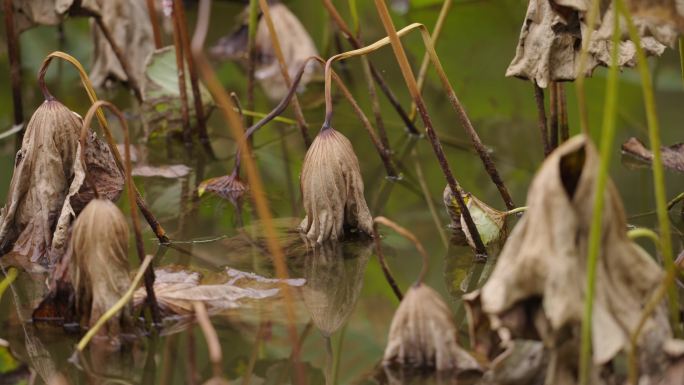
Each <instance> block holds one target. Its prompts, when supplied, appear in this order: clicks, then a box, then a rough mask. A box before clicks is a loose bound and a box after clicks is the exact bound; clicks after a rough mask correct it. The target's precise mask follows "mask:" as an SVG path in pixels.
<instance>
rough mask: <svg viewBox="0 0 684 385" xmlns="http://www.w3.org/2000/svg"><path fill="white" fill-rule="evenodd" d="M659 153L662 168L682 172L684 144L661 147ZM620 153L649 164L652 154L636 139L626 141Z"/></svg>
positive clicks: (683, 167)
mask: <svg viewBox="0 0 684 385" xmlns="http://www.w3.org/2000/svg"><path fill="white" fill-rule="evenodd" d="M660 151H661V156H662V161H663V166H665V167H667V168H669V169H672V170H675V171H679V172H684V143H676V144H673V145H671V146H662V147H661V148H660ZM622 153H623V154H626V155H629V156H631V157H634V158H636V159H638V160H640V161H643V162H646V163H651V161H652V160H653V152H651V150H649V149H648V148H646V146H645V145H644V143H642V142H641V141H640V140H639V139H637V138H629V139H627V141H626V142H625V143H623V144H622Z"/></svg>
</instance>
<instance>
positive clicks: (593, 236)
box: [579, 8, 620, 385]
mask: <svg viewBox="0 0 684 385" xmlns="http://www.w3.org/2000/svg"><path fill="white" fill-rule="evenodd" d="M614 12H615V18H614V20H615V22H614V23H613V39H612V49H611V52H610V61H611V62H610V68H609V70H608V79H607V80H606V101H605V107H604V110H603V127H602V128H601V155H600V156H601V160H600V164H599V172H598V175H597V177H596V186H595V187H594V198H593V200H594V202H593V203H594V204H593V211H592V215H591V228H590V230H589V245H588V248H589V250H588V254H587V281H586V288H585V298H584V313H583V317H582V335H581V346H580V363H579V370H580V373H579V380H580V381H579V382H580V384H582V385H588V384H589V382H590V380H589V379H590V377H591V371H592V330H591V329H592V321H593V310H594V293H595V291H596V290H595V287H596V265H597V263H598V259H599V253H600V252H601V243H602V233H603V206H604V201H605V191H606V186H607V185H608V169H609V167H610V158H611V154H612V150H613V140H614V138H615V120H616V117H617V98H618V85H619V82H618V48H619V43H620V41H619V39H620V35H619V23H618V22H617V20H618V17H617V16H618V15H617V8H615V10H614Z"/></svg>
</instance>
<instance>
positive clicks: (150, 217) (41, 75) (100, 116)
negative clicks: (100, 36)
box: [38, 51, 169, 243]
mask: <svg viewBox="0 0 684 385" xmlns="http://www.w3.org/2000/svg"><path fill="white" fill-rule="evenodd" d="M54 58H59V59H62V60H65V61H67V62H69V63H71V64H72V65H73V66H74V67H75V68H76V70H77V71H78V74H79V76H80V77H81V83H82V84H83V88H85V90H86V93H87V94H88V98H89V99H90V102H91V103H95V102H97V101H98V98H97V94H96V93H95V89H94V88H93V84H92V83H91V82H90V78H89V77H88V74H87V73H86V71H85V69H84V68H83V66H82V65H81V63H80V62H79V61H78V60H76V58H74V57H73V56H71V55H69V54H66V53H64V52H61V51H55V52H52V53H51V54H49V55H47V56H46V57H45V59H44V60H43V64H41V66H40V69H39V70H38V85H39V87H40V89H41V91H42V92H43V96H44V97H45V100H53V99H55V97H54V96H52V94H51V93H50V91H49V90H48V88H47V85H46V84H45V73H46V72H47V70H48V67H49V65H50V63H51V62H52V59H54ZM97 121H98V123H100V127H102V130H103V131H104V134H105V138H106V139H107V144H108V145H109V149H110V151H111V152H112V155H114V160H115V161H116V165H117V166H118V167H119V169H120V170H121V172H125V169H124V164H123V161H122V159H121V154H120V153H119V149H118V148H117V147H116V143H115V142H114V137H113V136H112V133H111V131H110V130H109V125H108V124H107V119H105V116H104V113H103V112H102V110H101V109H99V108H98V109H97ZM133 189H134V190H135V202H136V203H137V204H138V208H139V209H140V211H141V212H142V214H143V216H144V217H145V220H146V221H147V223H148V224H149V225H150V227H151V228H152V231H154V234H155V235H156V236H157V238H158V239H159V242H160V243H169V238H168V237H167V236H166V231H165V230H164V228H163V227H162V226H161V224H159V221H157V218H155V217H154V214H152V212H151V211H150V210H149V209H148V208H147V204H146V203H145V200H144V199H143V198H142V195H140V192H139V191H138V189H137V188H136V187H135V185H133Z"/></svg>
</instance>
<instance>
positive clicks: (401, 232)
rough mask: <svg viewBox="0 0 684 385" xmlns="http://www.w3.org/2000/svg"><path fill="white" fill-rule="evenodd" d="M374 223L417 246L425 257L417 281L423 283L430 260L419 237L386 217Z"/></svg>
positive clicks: (379, 218) (376, 219)
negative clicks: (389, 229)
mask: <svg viewBox="0 0 684 385" xmlns="http://www.w3.org/2000/svg"><path fill="white" fill-rule="evenodd" d="M373 222H374V223H377V224H381V225H385V226H387V227H389V228H391V229H392V230H394V231H396V232H397V233H399V235H401V236H403V237H404V238H406V239H408V240H409V241H411V242H413V244H414V245H415V246H416V249H417V250H418V252H419V253H420V255H421V257H423V267H422V268H421V269H420V273H419V274H418V278H417V279H416V284H419V283H422V282H423V280H424V279H425V275H426V274H427V271H428V262H429V260H430V258H429V257H428V255H427V252H426V251H425V248H424V247H423V244H422V243H420V241H419V240H418V237H416V236H415V235H414V234H413V233H412V232H411V231H410V230H408V229H407V228H405V227H402V226H400V225H398V224H397V223H395V222H394V221H392V220H390V219H387V218H385V217H375V218H374V219H373Z"/></svg>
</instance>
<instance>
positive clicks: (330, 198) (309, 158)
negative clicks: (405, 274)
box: [299, 128, 373, 243]
mask: <svg viewBox="0 0 684 385" xmlns="http://www.w3.org/2000/svg"><path fill="white" fill-rule="evenodd" d="M299 180H300V186H301V189H302V200H303V203H304V211H306V215H307V216H306V218H304V220H303V221H302V223H301V224H300V228H301V230H302V231H303V232H304V233H306V236H307V238H309V239H310V240H312V241H316V242H318V243H322V242H324V241H327V240H339V239H341V238H342V237H343V236H344V232H345V230H347V229H357V230H359V231H361V232H364V233H366V234H369V235H370V234H372V233H373V218H372V216H371V214H370V211H369V210H368V204H367V203H366V199H365V198H364V196H363V179H362V178H361V170H360V168H359V160H358V158H357V157H356V154H355V153H354V148H353V147H352V144H351V142H350V141H349V139H347V138H346V137H345V136H344V135H342V134H341V133H340V132H339V131H337V130H335V129H334V128H329V129H322V130H321V132H320V133H319V134H318V135H317V136H316V139H314V141H313V143H312V144H311V147H309V150H308V151H307V152H306V157H305V158H304V165H303V166H302V174H301V176H300V178H299Z"/></svg>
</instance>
